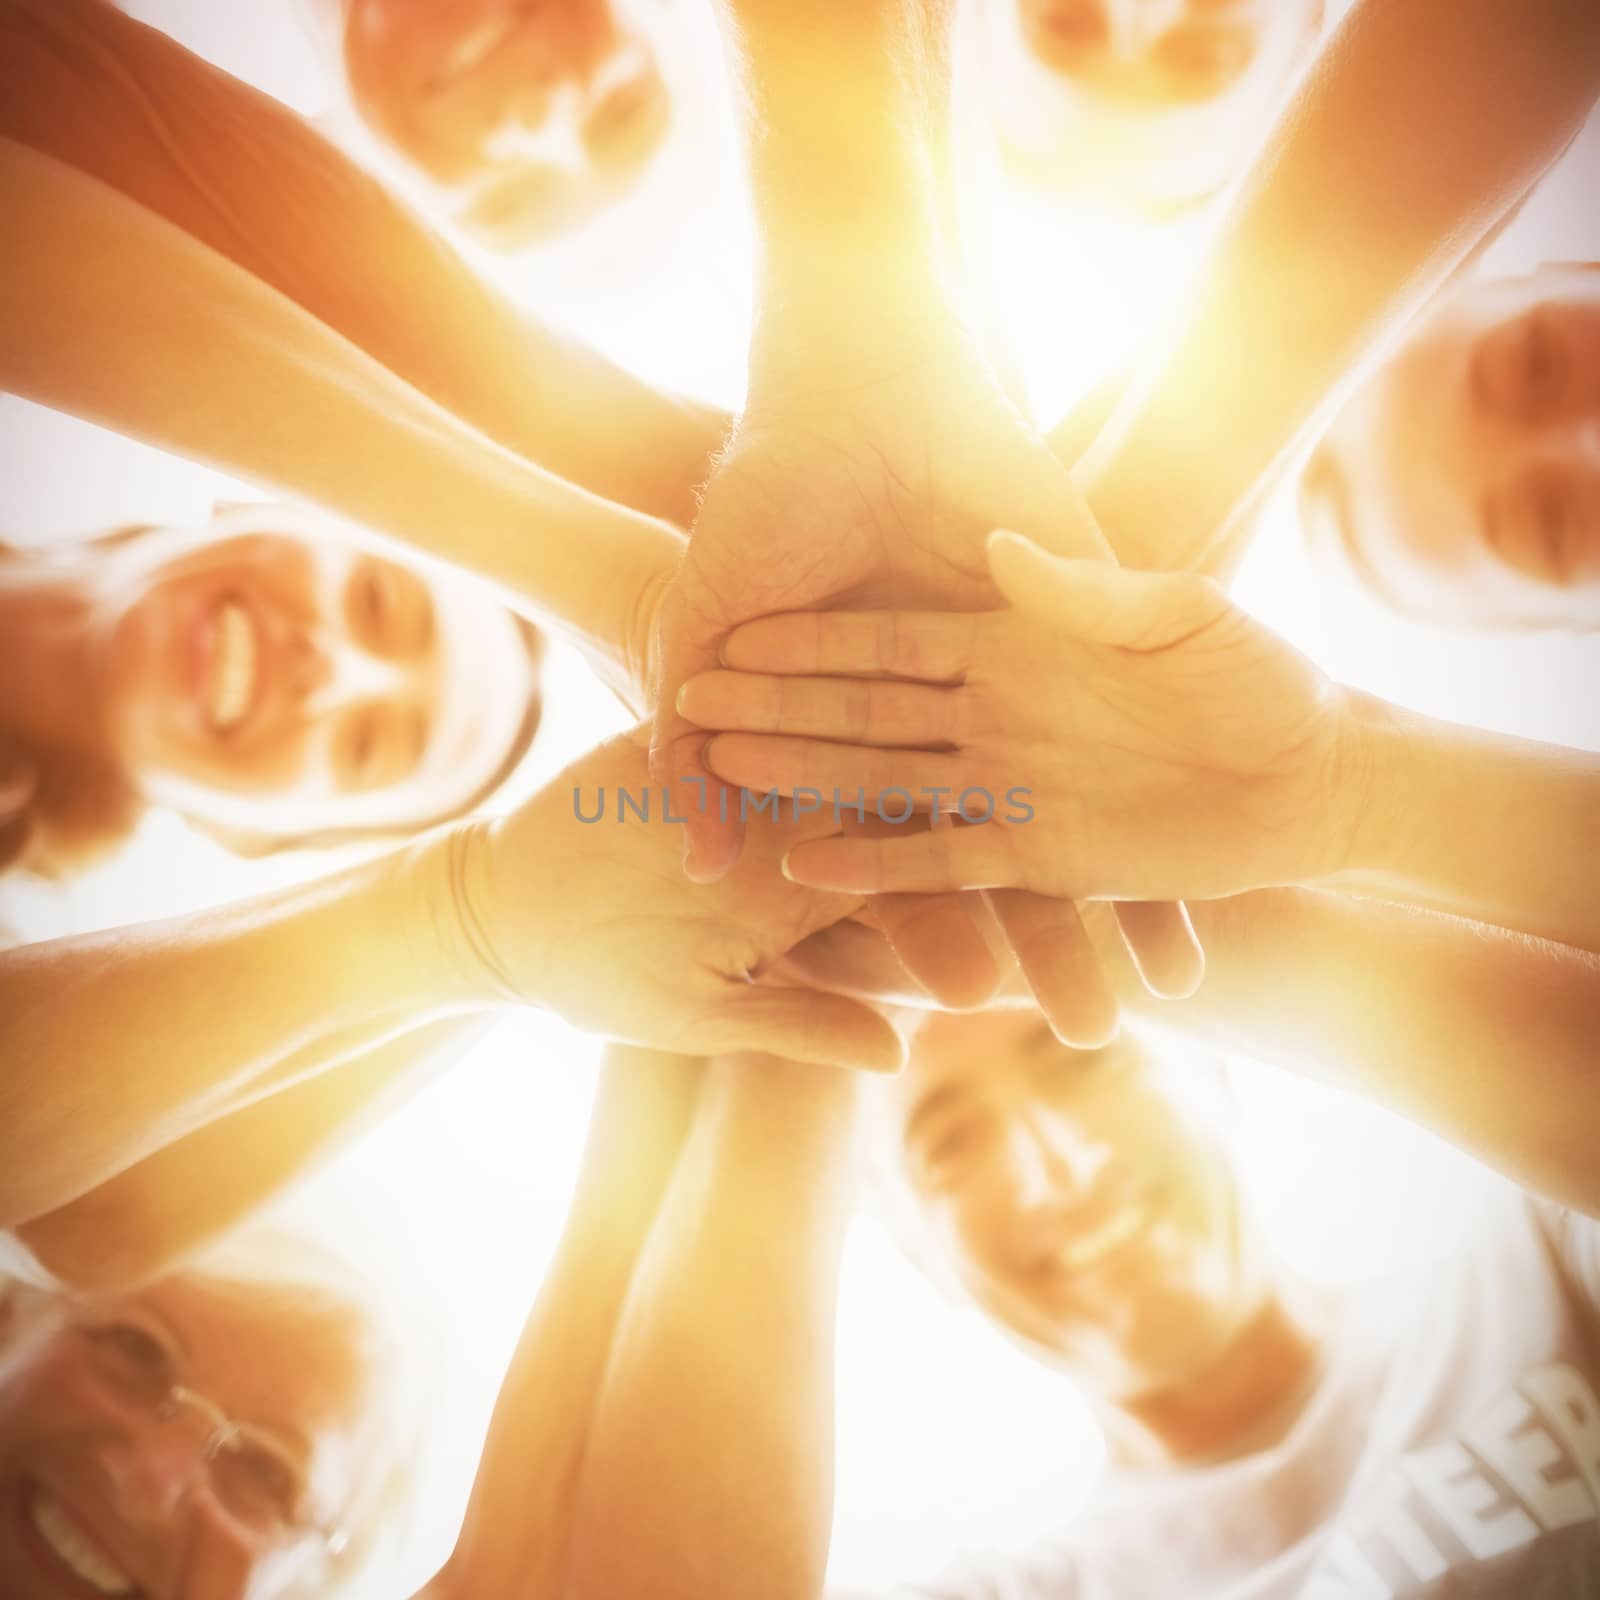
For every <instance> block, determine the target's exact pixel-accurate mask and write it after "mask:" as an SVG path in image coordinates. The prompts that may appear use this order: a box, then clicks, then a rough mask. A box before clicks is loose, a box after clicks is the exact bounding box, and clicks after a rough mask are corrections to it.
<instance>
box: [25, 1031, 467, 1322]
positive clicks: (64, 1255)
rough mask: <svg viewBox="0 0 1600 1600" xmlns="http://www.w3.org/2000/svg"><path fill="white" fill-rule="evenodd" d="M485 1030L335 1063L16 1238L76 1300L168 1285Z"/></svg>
mask: <svg viewBox="0 0 1600 1600" xmlns="http://www.w3.org/2000/svg"><path fill="white" fill-rule="evenodd" d="M480 1026H481V1024H480V1023H479V1021H478V1020H477V1019H475V1018H474V1019H462V1018H456V1017H452V1018H447V1019H445V1020H444V1021H441V1022H436V1023H433V1024H431V1025H429V1026H427V1027H424V1028H419V1029H415V1030H412V1031H410V1032H407V1033H405V1034H402V1035H401V1036H400V1037H399V1038H396V1039H391V1040H388V1041H387V1042H385V1043H383V1044H380V1045H376V1046H373V1047H371V1048H369V1049H366V1050H362V1051H360V1052H359V1053H358V1054H357V1055H356V1056H355V1058H354V1059H349V1060H344V1061H341V1062H339V1063H338V1064H337V1065H335V1064H333V1063H331V1062H330V1063H329V1064H328V1066H327V1069H326V1070H323V1071H321V1072H319V1073H318V1074H317V1075H316V1076H315V1077H312V1078H309V1079H306V1080H304V1081H301V1082H295V1083H293V1084H292V1086H291V1087H289V1088H287V1089H284V1090H282V1092H280V1093H276V1094H270V1095H268V1097H267V1098H265V1099H262V1100H257V1101H255V1102H254V1103H252V1104H250V1105H248V1106H246V1107H245V1108H244V1109H242V1110H240V1111H236V1112H234V1113H232V1114H231V1115H228V1116H225V1117H222V1118H220V1119H219V1120H217V1121H216V1122H212V1123H210V1124H208V1125H207V1126H205V1127H203V1128H199V1129H197V1130H196V1131H195V1132H193V1133H190V1134H188V1135H186V1136H185V1137H184V1138H182V1139H179V1140H178V1142H177V1143H176V1144H171V1145H168V1146H167V1147H166V1148H165V1149H161V1150H157V1151H156V1152H155V1153H154V1154H153V1155H150V1156H147V1157H146V1158H145V1159H144V1160H142V1161H139V1162H137V1163H135V1164H134V1165H133V1166H131V1167H129V1168H128V1169H127V1170H126V1171H124V1172H120V1173H118V1174H117V1176H116V1177H114V1178H111V1179H110V1180H109V1181H107V1182H105V1183H102V1184H99V1185H97V1186H96V1187H95V1188H93V1189H91V1190H89V1191H88V1193H86V1194H83V1195H80V1196H79V1197H78V1198H77V1199H75V1200H72V1201H69V1202H68V1203H67V1204H66V1205H63V1206H59V1207H57V1208H56V1209H55V1210H53V1211H48V1212H46V1213H45V1214H44V1215H43V1216H39V1217H35V1218H33V1219H32V1220H31V1221H29V1222H25V1223H23V1224H22V1225H21V1226H20V1227H19V1228H18V1229H17V1230H16V1231H17V1233H18V1235H19V1236H20V1237H21V1239H22V1240H23V1242H24V1243H25V1244H26V1245H27V1246H28V1247H29V1248H30V1249H31V1250H32V1251H33V1254H34V1256H35V1258H36V1259H37V1260H38V1261H39V1262H40V1263H41V1264H42V1265H43V1266H44V1267H45V1268H47V1269H48V1270H49V1271H50V1272H51V1274H52V1275H53V1276H54V1277H55V1278H56V1279H57V1280H58V1281H59V1282H61V1283H63V1284H65V1285H67V1286H69V1287H70V1288H72V1289H74V1290H77V1291H80V1292H84V1293H95V1294H104V1293H119V1292H122V1291H125V1290H127V1289H129V1288H132V1287H134V1286H136V1285H138V1284H140V1283H146V1282H149V1281H150V1280H151V1279H154V1278H158V1277H161V1276H164V1275H165V1274H167V1273H169V1272H171V1271H172V1270H173V1269H174V1268H176V1267H177V1266H178V1265H179V1264H180V1263H181V1262H182V1261H183V1260H184V1259H185V1258H186V1257H188V1256H189V1255H192V1254H193V1253H194V1252H195V1251H197V1250H199V1249H202V1248H203V1247H204V1246H206V1245H207V1244H209V1243H211V1242H212V1241H213V1240H215V1239H218V1238H220V1237H221V1236H222V1235H224V1234H226V1233H227V1232H228V1231H229V1230H231V1229H232V1228H233V1227H235V1226H236V1225H237V1224H238V1223H239V1222H241V1221H242V1220H243V1219H244V1218H246V1217H248V1216H249V1215H250V1214H251V1213H252V1212H254V1211H256V1210H258V1209H259V1208H260V1207H261V1206H263V1205H265V1204H266V1203H267V1202H268V1201H270V1200H271V1199H272V1198H273V1197H274V1196H275V1195H277V1194H279V1193H280V1192H281V1191H282V1190H283V1189H285V1188H286V1187H288V1185H289V1184H291V1183H293V1182H295V1181H297V1180H298V1179H300V1178H302V1177H304V1176H305V1175H306V1173H307V1172H308V1171H310V1170H311V1169H313V1168H314V1167H316V1166H318V1165H320V1164H321V1163H323V1162H325V1161H327V1160H328V1159H329V1158H330V1157H332V1156H333V1155H334V1154H336V1153H337V1152H338V1151H339V1150H341V1149H343V1148H344V1147H345V1146H346V1145H348V1144H349V1143H350V1141H351V1140H353V1139H354V1138H356V1137H357V1136H358V1135H359V1134H361V1133H363V1132H365V1131H366V1130H367V1129H368V1128H370V1127H371V1126H373V1124H374V1123H375V1122H376V1121H377V1120H378V1119H379V1118H380V1117H382V1116H383V1115H385V1114H386V1113H387V1112H388V1111H389V1110H391V1109H392V1108H393V1107H394V1106H396V1105H397V1104H399V1103H400V1102H401V1100H402V1099H404V1098H406V1097H408V1096H410V1095H411V1094H414V1093H415V1092H416V1091H417V1089H418V1088H420V1087H421V1086H422V1084H423V1083H424V1082H425V1081H426V1080H427V1079H428V1078H429V1077H431V1076H432V1075H433V1074H435V1073H436V1072H437V1071H439V1070H441V1069H442V1068H444V1067H446V1066H448V1065H449V1064H450V1063H452V1062H453V1061H455V1060H456V1059H457V1057H458V1056H459V1054H460V1052H461V1051H462V1050H463V1049H464V1048H465V1046H466V1042H467V1040H468V1038H469V1037H470V1036H471V1034H472V1033H473V1032H475V1031H476V1030H477V1029H478V1028H479V1027H480Z"/></svg>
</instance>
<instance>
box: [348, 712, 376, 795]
mask: <svg viewBox="0 0 1600 1600" xmlns="http://www.w3.org/2000/svg"><path fill="white" fill-rule="evenodd" d="M348 752H349V753H348V757H347V759H348V762H349V767H350V772H351V775H352V776H353V777H354V778H356V779H357V780H358V781H359V782H363V783H364V782H366V781H368V780H369V779H370V778H371V776H372V769H373V767H374V766H375V765H376V763H377V758H378V719H377V716H376V715H375V714H374V713H373V712H371V711H359V712H357V713H356V714H355V715H354V716H353V717H352V718H351V719H350V737H349V746H348Z"/></svg>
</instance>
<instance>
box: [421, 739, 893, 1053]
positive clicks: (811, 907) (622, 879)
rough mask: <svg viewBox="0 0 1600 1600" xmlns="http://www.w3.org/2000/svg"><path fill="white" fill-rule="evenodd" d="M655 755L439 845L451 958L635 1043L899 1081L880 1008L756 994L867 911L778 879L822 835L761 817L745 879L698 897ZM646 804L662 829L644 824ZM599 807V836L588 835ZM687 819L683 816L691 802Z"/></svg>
mask: <svg viewBox="0 0 1600 1600" xmlns="http://www.w3.org/2000/svg"><path fill="white" fill-rule="evenodd" d="M645 747H646V740H645V735H644V733H643V730H636V731H635V732H634V733H633V734H629V735H626V736H624V737H622V738H618V739H614V740H612V741H610V742H609V743H608V744H605V745H602V746H600V747H599V748H598V749H596V750H593V751H591V752H590V753H589V754H587V755H585V756H584V757H582V758H581V759H580V760H579V761H578V762H576V763H575V764H574V765H573V766H571V767H569V768H567V769H566V770H565V771H564V772H562V773H561V774H559V775H558V776H557V777H556V778H555V779H554V780H552V782H551V783H550V784H549V785H548V786H547V787H546V788H545V789H543V790H541V791H540V793H539V794H537V795H535V796H534V797H533V799H532V800H530V801H529V802H527V804H525V805H524V806H522V807H520V808H519V809H518V810H517V811H515V812H513V813H511V814H510V815H508V816H505V817H502V818H498V819H496V820H495V821H493V822H490V823H486V824H468V825H467V826H465V827H463V828H461V829H458V830H455V831H453V832H452V833H451V834H447V835H444V836H443V837H442V838H441V839H439V840H438V841H437V842H436V843H435V844H434V845H433V846H432V847H431V850H432V855H433V863H432V865H433V872H434V877H435V882H436V883H438V884H442V887H441V888H440V890H439V893H440V894H441V896H442V897H443V903H444V904H445V905H446V906H447V909H446V910H445V911H444V912H443V913H442V918H443V921H444V923H445V924H446V926H445V929H444V938H445V939H446V941H447V943H448V944H449V945H450V947H451V949H452V957H451V958H452V959H453V960H454V961H456V962H458V963H461V964H463V965H464V966H465V967H467V968H468V969H469V970H472V971H474V972H475V973H476V974H477V975H478V982H479V984H480V986H484V985H487V986H488V987H489V988H490V989H491V990H493V991H496V992H498V994H499V996H500V997H501V998H505V999H511V1000H513V1001H516V1002H528V1001H532V1002H534V1003H536V1004H541V1005H546V1006H549V1007H550V1008H551V1009H552V1010H554V1011H555V1012H557V1013H558V1014H559V1015H560V1016H562V1017H563V1018H565V1019H566V1020H567V1021H568V1022H570V1023H572V1024H573V1025H574V1026H576V1027H579V1028H586V1029H589V1030H590V1031H593V1032H598V1033H604V1034H607V1035H608V1036H610V1037H612V1038H615V1039H619V1040H622V1041H625V1042H628V1043H634V1044H640V1045H645V1046H648V1047H651V1048H654V1049H661V1050H669V1051H674V1052H678V1053H682V1054H687V1055H709V1054H714V1053H716V1052H717V1051H719V1050H722V1049H770V1050H778V1049H782V1050H783V1051H784V1052H785V1053H786V1054H788V1055H789V1056H791V1057H793V1058H795V1059H800V1060H806V1061H812V1062H820V1063H826V1064H829V1065H837V1066H855V1067H862V1068H865V1069H868V1070H876V1071H893V1070H895V1069H896V1068H897V1067H898V1066H899V1065H900V1061H901V1055H902V1052H901V1047H900V1041H899V1039H898V1038H897V1036H896V1035H895V1032H894V1030H893V1028H892V1027H891V1026H890V1025H889V1023H888V1022H887V1021H885V1020H884V1018H883V1017H881V1016H879V1015H878V1014H877V1013H876V1012H875V1011H873V1010H871V1009H870V1008H869V1007H867V1006H864V1005H862V1004H860V1003H859V1002H857V1001H853V1000H847V999H844V998H842V997H840V996H837V995H827V994H821V993H816V992H813V991H810V990H807V989H801V988H794V987H783V986H780V985H778V984H776V983H772V982H762V981H759V980H760V978H761V976H762V974H763V972H764V971H765V970H766V969H767V968H768V967H769V966H772V965H774V964H775V963H776V962H777V961H778V960H779V958H781V957H782V956H783V955H784V954H785V952H786V951H787V950H788V949H789V948H790V947H791V946H792V945H794V944H797V943H798V942H800V941H801V940H802V939H804V938H806V937H807V936H808V935H810V934H811V933H814V932H816V931H817V930H818V929H820V928H824V927H827V926H829V925H830V924H831V923H834V922H836V921H838V920H839V918H841V917H845V916H849V915H850V914H851V913H852V912H854V911H855V910H856V909H857V908H858V907H859V906H860V904H861V900H860V897H859V896H844V895H830V894H823V893H818V892H817V891H815V890H810V889H802V888H800V887H799V886H798V885H795V884H792V883H789V882H788V881H787V880H786V879H785V878H784V877H783V876H782V874H781V873H780V872H779V870H778V862H779V860H780V859H781V857H782V855H783V853H784V851H785V850H787V849H788V848H790V847H791V846H792V845H793V844H796V843H799V842H801V841H802V840H804V839H805V838H807V837H810V836H811V835H812V834H814V833H815V832H816V831H817V830H816V827H815V826H807V825H805V824H802V825H800V826H798V827H796V826H787V825H783V824H779V823H775V822H773V821H771V819H770V818H766V817H764V818H761V819H759V820H758V821H756V822H755V823H754V824H753V825H752V827H751V829H750V840H749V848H748V850H747V852H746V859H745V860H744V861H743V862H741V864H740V866H739V868H738V869H737V870H736V871H734V872H732V873H730V874H728V875H727V876H726V877H725V878H724V879H723V880H721V881H720V882H719V883H717V884H715V885H697V884H692V883H690V882H689V881H688V880H687V879H685V877H684V876H683V873H682V871H681V870H680V868H679V856H680V853H681V850H682V843H681V840H680V838H679V831H680V826H681V825H680V824H678V823H674V822H672V821H668V820H665V819H664V816H663V811H662V791H661V789H660V787H659V786H656V787H654V788H653V789H652V786H651V785H650V782H649V774H648V771H647V764H646V753H645ZM623 795H626V796H627V797H628V805H627V808H626V809H625V810H624V805H623V800H622V796H623ZM645 805H648V807H649V820H648V821H645V820H642V819H641V817H640V816H639V815H638V811H639V809H641V808H642V807H643V806H645ZM602 806H603V814H602V815H600V817H599V818H598V820H592V821H583V820H581V817H590V818H593V817H594V816H595V813H596V810H597V809H599V808H600V807H602ZM672 809H673V814H674V815H675V816H681V815H682V812H683V809H684V807H683V803H682V793H681V792H680V794H679V795H678V796H677V797H676V798H674V801H673V808H672ZM808 820H809V822H810V823H812V824H815V822H816V819H814V818H813V819H808Z"/></svg>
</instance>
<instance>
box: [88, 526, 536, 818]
mask: <svg viewBox="0 0 1600 1600" xmlns="http://www.w3.org/2000/svg"><path fill="white" fill-rule="evenodd" d="M273 525H274V524H273V521H272V516H271V514H270V513H261V512H251V511H235V512H230V513H227V514H224V515H223V516H222V517H220V518H219V519H217V520H216V521H215V522H214V524H213V528H212V530H211V531H210V536H206V535H195V536H187V537H186V536H182V535H175V536H166V535H163V534H162V533H161V532H160V531H157V532H156V533H154V534H151V535H141V536H139V537H138V538H137V539H136V540H135V541H134V542H133V544H132V545H131V546H130V547H129V549H128V550H126V551H116V552H113V553H112V555H111V556H110V557H109V558H108V560H107V562H106V570H105V571H104V572H103V573H101V574H100V575H99V581H100V582H101V590H102V597H103V598H102V602H101V612H102V615H103V617H104V618H105V620H104V623H103V633H104V647H103V653H102V661H103V667H102V671H103V680H104V684H105V690H104V693H105V704H106V708H107V713H108V718H107V720H108V724H109V727H110V729H111V738H112V741H113V744H114V746H115V748H116V751H117V754H118V756H119V758H120V760H121V762H122V764H123V765H124V766H125V768H126V769H127V770H128V772H129V773H130V774H131V775H132V776H133V778H134V780H135V782H136V783H137V785H138V787H139V788H140V789H141V791H142V792H143V793H144V794H145V795H146V797H147V798H149V799H151V800H154V801H156V802H158V803H166V804H171V805H173V806H175V807H176V808H177V809H178V810H180V811H183V812H184V813H185V814H186V815H189V816H190V817H192V818H194V819H195V820H196V821H198V822H200V823H202V824H204V825H210V826H213V827H215V828H218V829H222V830H234V831H237V832H243V833H251V832H254V833H259V834H262V835H266V836H272V837H290V838H295V837H301V836H304V835H308V834H314V833H317V832H321V831H328V830H340V829H345V828H349V829H355V830H359V829H363V828H381V827H400V826H407V825H416V826H420V825H423V824H424V823H427V822H431V821H433V820H435V819H436V818H437V817H439V816H441V815H446V814H448V813H449V812H450V811H451V810H452V809H454V808H456V807H458V806H460V805H461V804H463V803H465V802H466V801H467V800H468V799H469V798H471V797H472V796H474V795H475V794H476V793H477V792H478V791H479V790H481V789H482V787H483V786H484V785H485V784H486V783H487V782H488V781H489V780H490V779H491V778H492V776H493V774H494V773H495V772H496V771H497V770H498V769H499V768H500V766H501V765H502V764H503V762H504V760H505V758H506V756H507V754H508V752H509V751H510V750H511V749H512V747H513V745H514V743H515V741H516V738H517V734H518V732H519V730H520V729H521V728H522V725H523V722H524V719H525V717H526V715H527V710H528V706H529V704H530V700H531V698H532V697H533V696H535V695H536V693H537V679H536V676H535V671H534V668H533V665H532V663H531V660H530V657H529V654H528V651H527V649H526V647H525V645H524V643H523V640H522V636H521V634H520V633H519V631H518V629H517V626H516V624H515V623H514V621H513V620H512V618H511V617H510V616H509V614H508V613H506V612H505V611H504V610H503V609H502V608H501V607H500V606H498V605H497V604H496V603H495V602H494V601H493V600H492V599H491V598H489V597H488V596H487V595H485V594H483V593H482V592H480V591H479V590H477V589H476V588H474V587H471V586H469V585H467V584H465V583H446V582H442V581H440V580H438V579H424V578H423V577H422V576H420V575H419V574H418V573H417V572H416V571H414V570H412V569H410V568H408V567H405V566H401V565H399V564H397V563H396V562H394V561H391V560H389V559H387V558H386V557H382V556H379V555H376V554H374V553H371V552H368V551H363V550H360V549H357V548H355V547H353V546H347V545H341V544H337V543H334V542H332V541H330V540H329V539H328V538H327V537H326V536H325V535H323V534H321V533H320V532H319V533H318V534H317V535H316V537H315V540H314V542H313V539H312V538H309V537H305V536H301V535H291V534H287V533H282V532H273V531H252V532H233V531H232V530H233V529H236V528H243V527H254V528H266V529H270V528H272V527H273ZM219 535H224V536H219Z"/></svg>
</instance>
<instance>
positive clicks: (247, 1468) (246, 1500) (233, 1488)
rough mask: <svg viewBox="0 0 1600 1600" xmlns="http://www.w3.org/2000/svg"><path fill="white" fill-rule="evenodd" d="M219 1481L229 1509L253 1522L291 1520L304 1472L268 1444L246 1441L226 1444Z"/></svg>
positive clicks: (218, 1475)
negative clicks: (301, 1472)
mask: <svg viewBox="0 0 1600 1600" xmlns="http://www.w3.org/2000/svg"><path fill="white" fill-rule="evenodd" d="M216 1481H217V1487H218V1490H219V1492H220V1494H221V1496H222V1499H223V1502H224V1503H225V1504H226V1505H227V1507H228V1509H229V1510H230V1511H232V1512H233V1513H234V1514H235V1515H236V1516H237V1517H239V1518H240V1520H241V1521H244V1522H247V1523H250V1524H252V1525H255V1526H262V1525H274V1524H278V1525H281V1524H286V1523H291V1522H293V1520H294V1518H295V1514H296V1512H297V1510H298V1509H299V1505H300V1499H301V1493H302V1484H301V1479H300V1474H299V1473H298V1472H297V1471H296V1470H295V1468H294V1467H292V1466H291V1465H290V1464H289V1462H288V1461H286V1460H285V1459H284V1458H283V1456H282V1455H280V1454H279V1453H278V1452H277V1451H276V1450H273V1449H271V1448H270V1447H268V1446H266V1445H262V1444H257V1443H255V1442H253V1441H245V1442H236V1443H233V1444H230V1445H228V1446H227V1447H225V1448H224V1450H223V1451H222V1453H221V1455H220V1456H219V1457H218V1459H217V1463H216Z"/></svg>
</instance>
